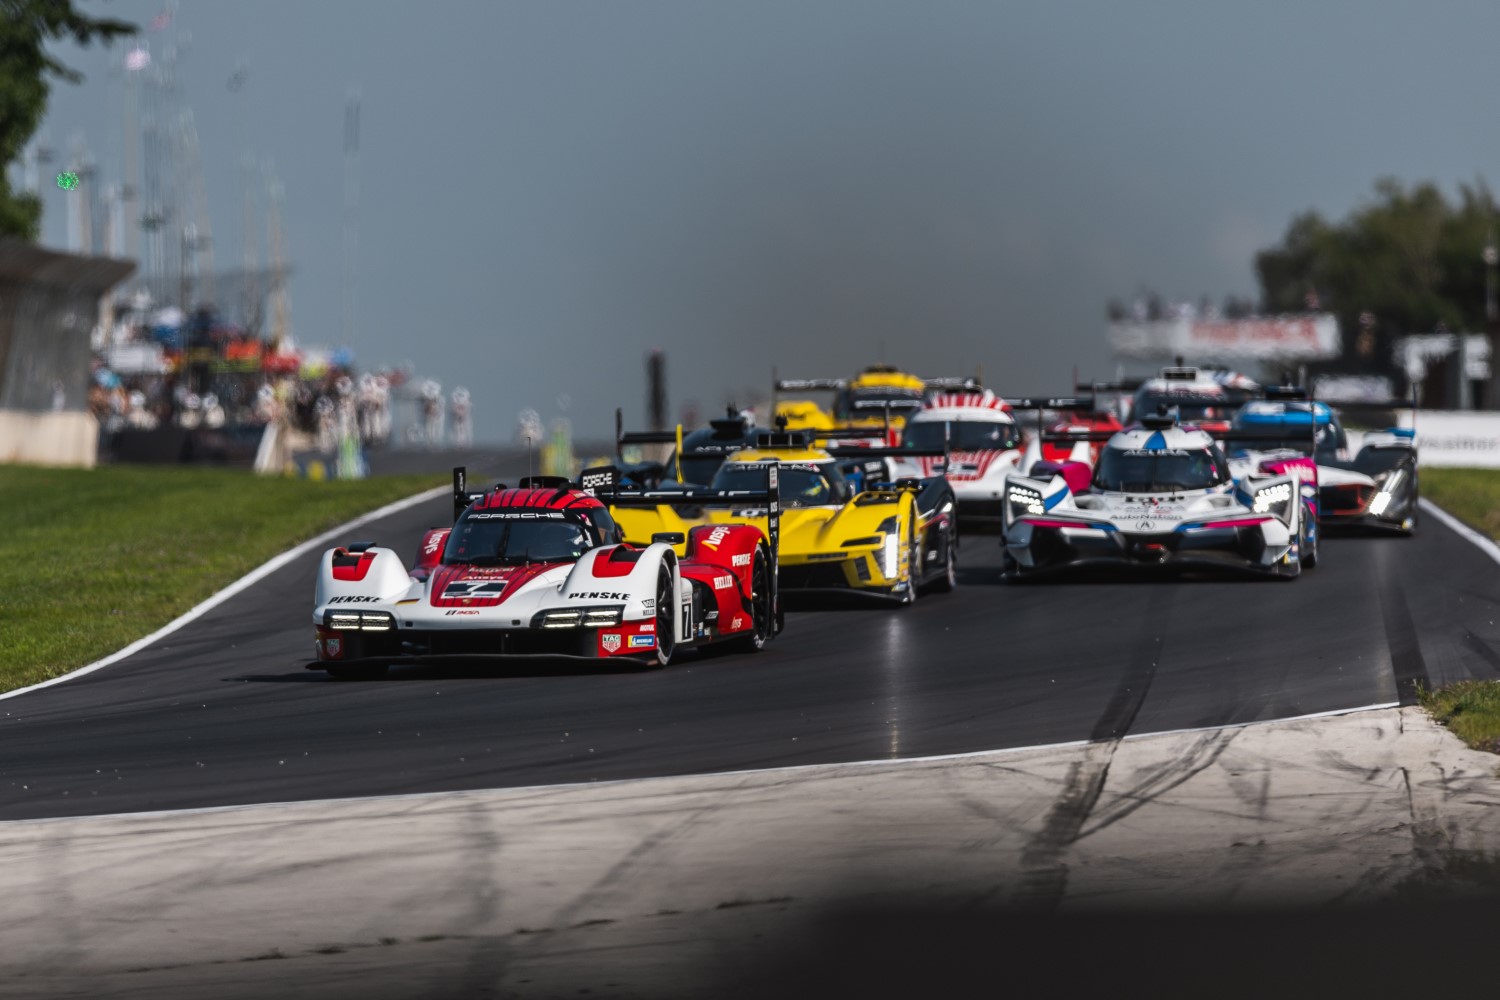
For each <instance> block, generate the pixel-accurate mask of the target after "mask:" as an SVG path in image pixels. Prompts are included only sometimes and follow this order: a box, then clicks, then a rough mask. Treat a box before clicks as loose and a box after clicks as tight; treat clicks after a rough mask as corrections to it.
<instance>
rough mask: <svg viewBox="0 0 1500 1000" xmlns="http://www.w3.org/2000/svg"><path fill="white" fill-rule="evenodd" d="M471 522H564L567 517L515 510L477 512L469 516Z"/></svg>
mask: <svg viewBox="0 0 1500 1000" xmlns="http://www.w3.org/2000/svg"><path fill="white" fill-rule="evenodd" d="M469 519H470V520H471V521H545V520H554V519H555V520H559V521H562V520H566V519H567V515H565V514H563V512H562V511H558V510H515V511H502V512H486V511H479V512H476V513H473V514H470V515H469Z"/></svg>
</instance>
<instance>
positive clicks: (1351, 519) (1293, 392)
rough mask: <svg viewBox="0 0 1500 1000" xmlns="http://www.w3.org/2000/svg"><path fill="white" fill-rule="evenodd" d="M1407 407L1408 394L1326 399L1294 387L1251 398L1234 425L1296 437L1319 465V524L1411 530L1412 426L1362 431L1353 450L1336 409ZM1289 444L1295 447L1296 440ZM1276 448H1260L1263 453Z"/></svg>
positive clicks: (1413, 505) (1413, 523) (1414, 472)
mask: <svg viewBox="0 0 1500 1000" xmlns="http://www.w3.org/2000/svg"><path fill="white" fill-rule="evenodd" d="M1403 408H1412V404H1411V403H1410V402H1409V401H1405V400H1384V401H1378V402H1360V403H1327V402H1324V401H1322V400H1311V399H1308V398H1307V395H1306V393H1305V392H1303V391H1302V390H1300V389H1295V388H1280V389H1271V390H1268V391H1267V398H1266V399H1258V400H1252V401H1251V402H1248V403H1246V404H1245V405H1244V406H1243V407H1241V408H1240V410H1239V412H1238V413H1236V414H1235V417H1234V428H1235V430H1237V431H1247V432H1267V433H1268V434H1270V433H1283V434H1285V435H1286V436H1287V440H1288V442H1291V441H1294V440H1296V439H1297V438H1299V437H1300V438H1301V439H1302V440H1303V441H1304V444H1303V446H1302V447H1301V448H1300V450H1301V451H1303V453H1304V454H1306V455H1308V456H1309V457H1311V458H1312V460H1313V462H1314V463H1315V464H1316V467H1317V478H1316V483H1315V485H1316V488H1317V511H1318V522H1319V523H1320V524H1322V525H1324V526H1337V525H1357V526H1362V527H1369V528H1378V529H1382V530H1386V531H1394V532H1397V533H1400V534H1406V535H1409V534H1411V533H1412V532H1413V531H1414V530H1415V529H1416V524H1417V498H1418V496H1419V492H1418V483H1417V449H1416V440H1415V439H1416V431H1415V430H1414V429H1412V428H1406V427H1388V428H1386V429H1384V430H1378V431H1364V432H1356V433H1358V434H1359V439H1358V440H1359V445H1360V447H1359V450H1358V451H1357V452H1355V453H1354V454H1353V455H1352V456H1351V453H1350V443H1349V432H1348V431H1347V430H1346V429H1345V428H1344V425H1343V421H1342V419H1341V418H1340V414H1339V410H1341V409H1346V410H1353V409H1360V410H1372V411H1376V412H1379V413H1389V412H1390V411H1392V410H1396V409H1403ZM1293 447H1296V446H1295V445H1293ZM1276 454H1278V453H1276V452H1272V453H1268V454H1259V455H1256V456H1255V457H1256V458H1258V459H1259V460H1260V461H1265V460H1267V459H1274V458H1275V456H1276Z"/></svg>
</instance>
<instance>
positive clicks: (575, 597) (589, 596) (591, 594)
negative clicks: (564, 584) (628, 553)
mask: <svg viewBox="0 0 1500 1000" xmlns="http://www.w3.org/2000/svg"><path fill="white" fill-rule="evenodd" d="M568 600H570V601H628V600H630V595H629V594H616V593H613V592H611V591H607V590H579V591H575V592H574V593H571V594H569V595H568ZM653 607H654V605H653Z"/></svg>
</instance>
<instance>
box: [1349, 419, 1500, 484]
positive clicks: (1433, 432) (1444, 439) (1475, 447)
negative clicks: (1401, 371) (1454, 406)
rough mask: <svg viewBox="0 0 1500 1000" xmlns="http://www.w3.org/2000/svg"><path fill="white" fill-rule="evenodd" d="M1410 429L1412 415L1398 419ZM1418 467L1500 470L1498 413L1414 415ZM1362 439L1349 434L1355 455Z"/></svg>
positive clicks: (1350, 447) (1359, 436) (1353, 433)
mask: <svg viewBox="0 0 1500 1000" xmlns="http://www.w3.org/2000/svg"><path fill="white" fill-rule="evenodd" d="M1399 420H1400V423H1401V426H1403V427H1410V426H1412V420H1411V414H1410V413H1402V414H1400V416H1399ZM1416 428H1417V464H1418V465H1426V466H1432V467H1434V468H1471V469H1500V413H1484V412H1477V411H1473V410H1463V411H1445V410H1422V411H1420V412H1419V413H1418V415H1417V422H1416ZM1362 438H1363V435H1362V434H1360V433H1359V432H1357V431H1350V432H1349V449H1350V450H1351V451H1358V450H1359V446H1360V443H1361V439H1362Z"/></svg>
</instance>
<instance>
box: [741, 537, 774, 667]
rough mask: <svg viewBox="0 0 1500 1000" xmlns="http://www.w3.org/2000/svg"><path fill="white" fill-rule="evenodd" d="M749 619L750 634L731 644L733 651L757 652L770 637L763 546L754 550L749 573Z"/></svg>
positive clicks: (766, 561) (768, 587) (768, 584)
mask: <svg viewBox="0 0 1500 1000" xmlns="http://www.w3.org/2000/svg"><path fill="white" fill-rule="evenodd" d="M750 619H751V623H752V624H751V627H750V634H749V635H746V636H741V637H740V638H737V639H734V640H733V642H732V645H733V647H734V648H735V649H737V650H743V651H744V652H747V653H753V652H757V651H759V650H760V649H762V648H763V647H764V646H765V644H766V640H767V639H769V638H770V637H771V567H770V560H769V559H767V558H766V550H765V548H764V546H761V547H758V548H756V550H755V563H754V568H753V569H751V571H750Z"/></svg>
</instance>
